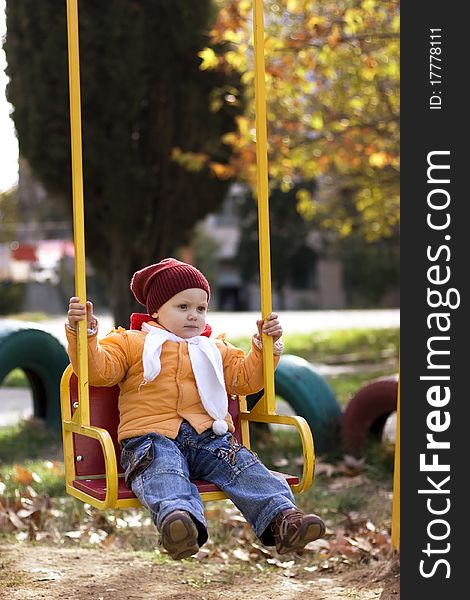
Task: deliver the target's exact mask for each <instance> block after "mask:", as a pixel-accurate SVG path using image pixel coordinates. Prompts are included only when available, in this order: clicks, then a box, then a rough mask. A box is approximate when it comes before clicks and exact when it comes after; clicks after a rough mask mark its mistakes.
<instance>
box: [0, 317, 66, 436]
mask: <svg viewBox="0 0 470 600" xmlns="http://www.w3.org/2000/svg"><path fill="white" fill-rule="evenodd" d="M68 364H69V358H68V356H67V352H66V351H65V348H64V346H63V345H62V344H61V343H60V341H59V340H58V339H57V338H56V337H54V336H53V335H51V334H50V333H48V332H47V331H45V330H43V329H40V328H38V325H37V324H36V323H26V322H23V321H13V320H10V319H4V320H3V319H2V320H0V385H1V383H2V381H3V379H4V378H5V377H6V375H8V373H10V371H12V370H13V369H22V370H23V371H24V373H25V375H26V377H27V378H28V381H29V385H30V387H31V390H32V393H33V414H34V416H35V417H36V418H39V419H43V420H44V421H45V422H46V425H47V426H48V427H49V428H51V429H60V427H61V415H60V378H61V377H62V373H63V372H64V369H65V367H66V366H67V365H68Z"/></svg>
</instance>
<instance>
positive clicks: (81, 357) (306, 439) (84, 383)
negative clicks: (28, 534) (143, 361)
mask: <svg viewBox="0 0 470 600" xmlns="http://www.w3.org/2000/svg"><path fill="white" fill-rule="evenodd" d="M67 33H68V60H69V87H70V126H71V145H72V192H73V223H74V244H75V290H76V296H78V298H79V299H80V302H81V303H82V304H85V303H86V297H87V296H86V273H85V235H84V209H83V172H82V139H81V109H80V63H79V35H78V6H77V0H67ZM253 38H254V57H255V102H256V157H257V197H258V226H259V255H260V265H259V266H260V283H261V314H262V317H263V319H266V317H267V316H268V315H269V314H270V313H271V312H272V294H271V261H270V233H269V195H268V157H267V127H266V92H265V66H264V17H263V2H262V0H253ZM77 337H78V342H77V343H78V374H77V383H76V387H75V388H74V387H73V386H72V385H71V381H72V378H73V377H75V375H73V372H72V369H71V367H70V366H69V367H68V368H67V369H66V371H65V372H64V375H63V377H62V381H61V409H62V431H63V447H64V462H65V478H66V491H67V493H68V494H70V495H72V496H74V497H76V498H78V499H80V500H82V501H84V502H87V503H89V504H91V505H92V506H95V507H96V508H99V509H106V508H127V507H129V506H138V505H139V501H138V500H137V498H135V497H131V498H129V497H120V495H119V490H120V489H122V487H123V486H122V476H121V477H120V476H119V473H118V459H117V448H116V440H115V432H111V433H110V431H109V430H108V429H107V428H106V427H103V426H99V425H97V424H96V423H95V422H94V418H93V414H92V413H93V402H95V401H96V400H98V402H99V401H100V400H99V398H98V399H97V398H96V397H95V396H97V395H98V396H99V394H100V393H101V392H100V389H99V388H90V386H89V385H88V355H87V330H86V322H85V321H83V322H81V323H79V324H78V335H77ZM263 366H264V395H263V397H262V398H261V399H260V400H259V401H258V402H257V404H256V405H255V407H254V408H253V409H252V410H251V411H248V410H247V406H246V400H245V398H242V397H240V398H239V399H238V402H239V405H238V419H239V423H238V428H239V435H240V441H241V442H242V443H243V444H244V445H245V446H247V447H248V448H249V447H250V434H249V423H251V422H259V423H273V424H274V423H275V424H281V425H290V426H293V427H295V428H296V429H297V431H298V433H299V435H300V438H301V441H302V448H303V472H302V476H301V478H300V479H299V478H293V477H291V476H288V475H285V477H286V479H287V481H288V482H289V485H291V488H292V491H293V492H294V493H300V492H303V491H305V490H307V489H308V488H309V487H310V486H311V484H312V481H313V473H314V461H315V454H314V446H313V438H312V433H311V430H310V428H309V426H308V424H307V421H306V420H305V419H304V418H302V417H299V416H285V415H278V414H276V406H275V390H274V358H273V341H272V338H271V337H270V336H267V335H264V334H263ZM74 385H75V384H74ZM90 390H91V394H92V397H91V400H92V402H91V403H90ZM77 440H81V443H82V446H81V447H82V448H83V441H84V440H85V441H89V442H90V444H89V445H93V444H94V446H95V450H96V447H98V448H99V449H100V452H101V454H102V457H103V459H102V460H103V465H104V467H103V472H102V473H92V474H91V473H89V474H87V473H86V468H85V469H84V468H83V467H84V465H85V466H86V462H87V455H86V454H84V453H83V452H82V454H78V453H77ZM85 446H86V447H88V444H85ZM77 467H78V468H77ZM97 480H100V481H101V482H102V489H101V492H102V493H101V496H100V497H96V495H94V494H93V493H89V492H87V491H86V487H87V486H86V483H87V482H88V483H90V485H91V484H93V483H96V481H97ZM201 489H202V490H204V486H202V488H200V491H201ZM201 496H202V499H203V500H205V501H206V500H216V499H222V498H226V495H225V494H224V493H223V492H222V491H221V490H215V491H201Z"/></svg>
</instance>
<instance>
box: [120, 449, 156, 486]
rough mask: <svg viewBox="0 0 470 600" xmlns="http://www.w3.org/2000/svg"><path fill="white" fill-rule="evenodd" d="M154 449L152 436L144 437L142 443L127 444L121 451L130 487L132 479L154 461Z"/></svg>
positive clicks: (123, 466)
mask: <svg viewBox="0 0 470 600" xmlns="http://www.w3.org/2000/svg"><path fill="white" fill-rule="evenodd" d="M153 457H154V450H153V443H152V440H151V438H144V439H143V440H142V441H141V442H140V443H138V444H136V443H135V442H131V443H130V444H129V443H128V444H126V445H125V446H124V447H123V449H122V451H121V465H122V468H123V469H124V480H125V482H126V485H127V486H128V487H130V485H131V481H132V480H133V479H134V478H135V477H137V476H138V475H141V474H142V473H143V472H144V471H145V470H146V469H147V467H149V465H150V464H151V463H152V462H153Z"/></svg>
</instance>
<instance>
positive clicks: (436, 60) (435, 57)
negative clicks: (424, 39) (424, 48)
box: [429, 29, 442, 110]
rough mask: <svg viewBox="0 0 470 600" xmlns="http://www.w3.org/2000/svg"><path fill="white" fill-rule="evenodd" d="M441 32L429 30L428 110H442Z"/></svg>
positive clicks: (439, 30)
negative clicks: (429, 89) (429, 88)
mask: <svg viewBox="0 0 470 600" xmlns="http://www.w3.org/2000/svg"><path fill="white" fill-rule="evenodd" d="M441 44H442V30H441V29H430V30H429V83H430V84H431V86H432V93H431V96H430V98H429V108H430V110H440V109H441V108H442V45H441Z"/></svg>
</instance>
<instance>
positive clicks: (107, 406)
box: [60, 365, 314, 510]
mask: <svg viewBox="0 0 470 600" xmlns="http://www.w3.org/2000/svg"><path fill="white" fill-rule="evenodd" d="M118 396H119V386H117V385H115V386H113V387H94V386H89V407H88V408H89V410H88V411H83V410H82V411H80V410H79V402H78V384H77V377H76V375H75V374H74V373H73V370H72V367H71V365H69V366H68V367H67V368H66V369H65V371H64V374H63V376H62V379H61V386H60V398H61V411H62V434H63V446H64V462H65V479H66V492H67V493H68V494H70V495H72V496H74V497H76V498H78V499H79V500H82V501H83V502H87V503H88V504H91V505H92V506H94V507H95V508H98V509H101V510H103V509H106V508H129V507H132V506H140V502H139V500H138V499H137V498H136V497H135V495H134V494H133V492H132V490H130V489H129V488H128V487H127V486H126V484H125V482H124V473H123V469H122V467H121V465H120V462H119V456H120V447H119V443H118V441H117V429H118V423H119V411H118ZM228 405H229V412H230V414H231V415H232V419H233V422H234V425H235V433H234V435H235V437H236V438H237V440H238V441H239V442H240V443H241V444H243V445H244V446H246V447H248V448H250V435H249V423H250V422H260V423H276V424H282V425H291V426H293V427H296V428H297V430H298V433H299V435H300V437H301V441H302V447H303V455H304V464H303V473H302V477H301V478H299V477H296V476H293V475H289V474H286V473H278V472H276V471H273V473H276V474H278V475H279V476H282V477H284V478H285V479H286V481H287V483H288V484H289V485H290V486H291V488H292V491H293V492H294V493H300V492H303V491H305V490H306V489H308V488H309V487H310V485H311V484H312V480H313V468H314V451H313V439H312V433H311V431H310V428H309V426H308V424H307V422H306V421H305V419H303V418H302V417H295V416H287V415H286V416H285V415H276V414H269V415H267V414H260V413H259V412H258V411H257V406H256V407H255V408H254V409H253V410H252V411H251V412H248V411H247V408H246V400H245V398H244V397H242V396H240V397H238V396H230V395H229V396H228ZM83 412H85V413H88V414H89V424H88V423H84V422H81V418H82V413H83ZM193 483H195V484H196V486H197V488H198V490H199V492H200V494H201V497H202V499H203V500H204V501H207V500H221V499H224V498H227V496H226V494H225V493H224V492H222V491H221V490H220V489H219V488H218V487H217V486H216V485H214V484H212V483H209V482H207V481H194V482H193Z"/></svg>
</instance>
